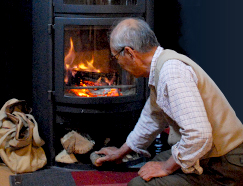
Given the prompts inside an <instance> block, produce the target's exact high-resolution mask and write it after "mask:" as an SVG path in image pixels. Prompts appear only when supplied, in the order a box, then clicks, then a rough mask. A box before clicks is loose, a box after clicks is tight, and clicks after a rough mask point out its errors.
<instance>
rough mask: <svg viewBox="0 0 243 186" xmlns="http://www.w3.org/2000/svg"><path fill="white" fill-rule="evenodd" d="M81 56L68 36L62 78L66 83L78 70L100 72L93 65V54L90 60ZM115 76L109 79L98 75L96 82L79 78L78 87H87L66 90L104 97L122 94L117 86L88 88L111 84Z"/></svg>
mask: <svg viewBox="0 0 243 186" xmlns="http://www.w3.org/2000/svg"><path fill="white" fill-rule="evenodd" d="M82 58H83V56H82V55H81V54H80V53H77V52H76V51H75V48H74V43H73V39H72V38H70V48H69V51H68V53H67V55H66V56H65V58H64V65H65V70H66V75H65V78H64V82H65V83H66V84H68V82H69V81H70V77H71V76H72V77H75V75H76V74H77V72H78V71H85V72H95V73H101V70H100V69H97V68H96V67H95V66H94V55H92V59H91V60H85V61H83V60H81V59H82ZM115 79H116V76H115V74H114V76H113V77H112V79H111V80H109V79H108V78H107V77H100V78H99V79H98V80H97V81H96V82H94V81H83V80H81V81H80V83H79V85H77V86H78V87H89V88H87V89H86V88H85V89H69V90H68V92H70V93H72V94H75V95H76V96H79V97H106V96H111V97H113V96H122V93H120V91H119V89H117V88H102V87H101V88H100V89H98V88H94V89H92V88H90V87H92V86H107V85H113V83H114V81H115Z"/></svg>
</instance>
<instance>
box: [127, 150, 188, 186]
mask: <svg viewBox="0 0 243 186" xmlns="http://www.w3.org/2000/svg"><path fill="white" fill-rule="evenodd" d="M170 156H171V150H167V151H164V152H161V153H160V154H157V155H156V156H155V157H154V158H153V160H152V161H166V160H167V159H169V157H170ZM176 172H178V174H172V175H169V176H166V177H162V178H153V179H151V180H150V181H149V182H147V181H144V180H143V179H142V178H141V177H140V176H138V177H136V178H134V179H133V180H131V181H130V182H129V183H128V186H150V185H151V186H152V185H165V186H166V185H168V186H172V185H173V186H190V185H192V184H191V183H189V182H188V181H187V179H185V178H184V177H185V174H184V173H182V171H181V170H179V171H176Z"/></svg>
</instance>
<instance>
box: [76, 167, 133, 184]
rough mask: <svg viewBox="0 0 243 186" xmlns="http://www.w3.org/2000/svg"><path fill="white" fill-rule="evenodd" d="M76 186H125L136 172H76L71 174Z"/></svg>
mask: <svg viewBox="0 0 243 186" xmlns="http://www.w3.org/2000/svg"><path fill="white" fill-rule="evenodd" d="M72 176H73V179H74V181H75V183H76V185H77V186H125V185H127V183H128V182H129V181H131V180H132V179H133V178H135V177H137V176H138V174H137V172H112V171H78V172H72Z"/></svg>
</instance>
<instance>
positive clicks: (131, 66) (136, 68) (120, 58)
mask: <svg viewBox="0 0 243 186" xmlns="http://www.w3.org/2000/svg"><path fill="white" fill-rule="evenodd" d="M128 48H129V49H128ZM128 48H127V47H125V49H124V51H123V55H121V54H117V53H116V52H115V51H114V50H112V49H111V52H112V54H113V56H114V55H116V60H117V63H118V64H119V65H120V66H121V67H122V68H123V69H124V70H126V71H127V72H129V73H130V74H132V75H134V76H135V77H136V78H138V77H143V73H144V69H143V67H142V65H140V64H141V60H140V59H139V58H138V57H137V55H136V53H135V52H134V51H133V52H132V50H133V49H131V48H130V47H128Z"/></svg>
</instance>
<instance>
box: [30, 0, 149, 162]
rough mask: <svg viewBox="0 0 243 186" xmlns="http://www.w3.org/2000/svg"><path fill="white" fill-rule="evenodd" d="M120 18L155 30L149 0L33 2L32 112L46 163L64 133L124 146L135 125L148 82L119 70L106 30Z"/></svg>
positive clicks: (56, 148) (50, 158)
mask: <svg viewBox="0 0 243 186" xmlns="http://www.w3.org/2000/svg"><path fill="white" fill-rule="evenodd" d="M124 17H141V18H143V19H145V20H146V21H147V22H148V23H149V24H150V26H151V27H153V1H151V0H42V1H39V0H33V110H34V115H35V118H36V120H37V121H38V123H39V128H40V133H41V134H42V136H43V138H44V140H45V141H46V147H45V148H46V153H47V158H48V160H49V161H48V162H49V164H53V163H54V158H55V156H56V155H57V153H58V151H59V149H58V147H59V146H60V137H62V136H63V135H64V134H65V133H66V132H68V131H71V130H76V131H81V132H85V133H88V134H89V135H90V136H91V138H93V139H94V138H95V139H94V140H95V141H96V144H99V142H98V141H100V140H99V139H101V138H105V137H110V136H113V137H114V136H115V138H119V139H120V140H121V141H122V142H124V140H125V138H126V135H127V134H128V132H129V131H130V130H132V128H133V126H134V125H135V123H136V121H137V119H138V117H139V114H140V111H141V109H142V108H143V105H144V103H145V101H146V98H147V95H148V87H147V79H146V78H135V77H134V76H133V75H131V74H129V73H127V72H126V71H124V70H123V69H121V68H120V66H119V65H118V64H117V63H116V62H115V61H114V60H112V58H111V52H110V47H109V32H110V28H111V27H112V25H114V23H115V22H117V21H118V20H119V19H121V18H124ZM114 130H119V131H114ZM110 132H112V133H113V134H111V133H110ZM117 132H118V133H117ZM101 141H102V140H101ZM119 145H120V144H119Z"/></svg>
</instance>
